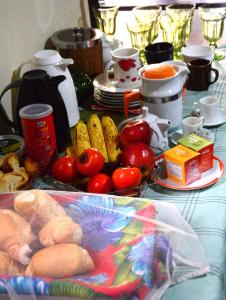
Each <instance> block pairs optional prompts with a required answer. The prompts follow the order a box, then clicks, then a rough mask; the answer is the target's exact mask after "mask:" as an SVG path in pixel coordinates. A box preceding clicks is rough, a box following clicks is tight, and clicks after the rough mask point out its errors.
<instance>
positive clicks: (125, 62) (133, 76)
mask: <svg viewBox="0 0 226 300" xmlns="http://www.w3.org/2000/svg"><path fill="white" fill-rule="evenodd" d="M139 53H140V51H139V49H137V48H117V49H115V50H113V51H112V52H111V55H112V58H111V60H110V61H109V62H108V63H107V65H106V66H105V70H104V76H105V81H106V83H111V84H114V85H115V86H117V87H119V88H126V89H129V88H136V87H139V85H140V77H139V76H138V70H139V69H140V67H141V62H140V58H139ZM110 69H113V74H114V78H113V80H112V79H111V78H109V71H110Z"/></svg>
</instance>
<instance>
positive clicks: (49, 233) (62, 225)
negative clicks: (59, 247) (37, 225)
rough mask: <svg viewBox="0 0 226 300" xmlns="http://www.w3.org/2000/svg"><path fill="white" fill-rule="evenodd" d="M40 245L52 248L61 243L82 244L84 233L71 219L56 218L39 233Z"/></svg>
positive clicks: (64, 217)
mask: <svg viewBox="0 0 226 300" xmlns="http://www.w3.org/2000/svg"><path fill="white" fill-rule="evenodd" d="M38 236H39V240H40V243H41V244H42V245H43V246H45V247H48V246H52V245H55V244H60V243H74V244H80V242H81V239H82V236H83V232H82V228H81V226H80V225H79V224H76V223H74V222H73V220H72V219H71V218H70V217H67V216H62V217H55V218H53V219H52V220H51V221H49V222H48V223H47V224H46V225H45V226H44V227H43V228H42V229H41V230H40V231H39V234H38Z"/></svg>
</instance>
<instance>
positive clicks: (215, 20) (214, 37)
mask: <svg viewBox="0 0 226 300" xmlns="http://www.w3.org/2000/svg"><path fill="white" fill-rule="evenodd" d="M199 14H200V17H201V22H202V32H203V35H204V38H205V39H206V40H207V41H208V42H209V45H210V46H211V47H212V48H213V49H214V51H215V55H214V59H215V60H222V59H224V57H225V55H224V54H223V53H222V52H221V51H217V50H216V48H217V41H219V40H220V39H221V37H222V35H223V31H224V18H225V6H224V5H223V4H221V3H211V4H210V3H209V4H204V5H202V6H200V7H199Z"/></svg>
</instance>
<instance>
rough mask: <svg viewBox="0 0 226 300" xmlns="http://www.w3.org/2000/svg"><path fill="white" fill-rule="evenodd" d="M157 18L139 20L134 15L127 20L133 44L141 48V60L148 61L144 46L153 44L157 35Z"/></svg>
mask: <svg viewBox="0 0 226 300" xmlns="http://www.w3.org/2000/svg"><path fill="white" fill-rule="evenodd" d="M156 23H157V18H156V17H155V18H153V19H151V20H149V21H147V22H139V21H138V20H137V19H136V18H135V17H134V16H133V15H131V16H130V18H129V19H128V20H127V22H126V26H127V29H128V31H129V34H130V41H131V45H132V47H134V48H138V49H140V58H141V61H143V62H146V58H145V54H144V48H145V46H147V45H148V44H151V43H152V42H153V41H154V40H155V39H156V37H157V35H158V31H156Z"/></svg>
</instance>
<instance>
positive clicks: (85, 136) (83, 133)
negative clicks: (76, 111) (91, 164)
mask: <svg viewBox="0 0 226 300" xmlns="http://www.w3.org/2000/svg"><path fill="white" fill-rule="evenodd" d="M74 143H75V144H76V149H77V153H76V154H77V157H78V156H79V155H81V154H82V152H83V151H84V150H86V149H88V148H90V147H91V144H90V139H89V133H88V130H87V126H86V124H85V123H84V121H82V120H79V121H78V124H77V125H76V141H74Z"/></svg>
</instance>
